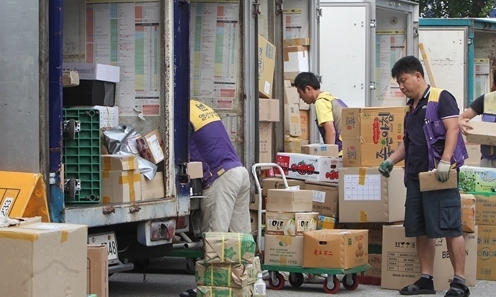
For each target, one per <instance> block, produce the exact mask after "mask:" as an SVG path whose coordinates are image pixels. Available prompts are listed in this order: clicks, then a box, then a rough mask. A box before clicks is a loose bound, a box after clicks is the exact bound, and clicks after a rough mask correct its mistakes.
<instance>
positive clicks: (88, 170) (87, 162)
mask: <svg viewBox="0 0 496 297" xmlns="http://www.w3.org/2000/svg"><path fill="white" fill-rule="evenodd" d="M63 119H64V121H69V120H76V121H79V122H80V127H81V129H80V132H78V133H75V137H74V140H71V139H70V137H69V133H68V132H64V142H63V163H64V178H65V179H66V180H68V179H79V180H80V182H81V190H80V191H78V192H76V195H75V197H74V199H72V198H71V197H69V195H67V194H66V195H65V202H66V203H99V202H100V199H101V165H100V149H101V138H100V111H99V110H98V109H94V108H64V109H63Z"/></svg>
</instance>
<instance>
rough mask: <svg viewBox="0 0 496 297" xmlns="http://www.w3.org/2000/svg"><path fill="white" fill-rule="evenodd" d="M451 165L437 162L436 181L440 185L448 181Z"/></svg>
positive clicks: (445, 162)
mask: <svg viewBox="0 0 496 297" xmlns="http://www.w3.org/2000/svg"><path fill="white" fill-rule="evenodd" d="M450 169H451V163H450V162H447V161H443V160H441V161H439V164H437V168H436V179H437V180H438V181H440V182H442V183H444V182H445V181H447V180H448V179H449V173H450Z"/></svg>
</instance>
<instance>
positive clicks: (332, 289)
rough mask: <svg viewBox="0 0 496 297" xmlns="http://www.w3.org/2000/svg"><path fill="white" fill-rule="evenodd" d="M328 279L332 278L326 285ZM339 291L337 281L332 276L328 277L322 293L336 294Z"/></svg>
mask: <svg viewBox="0 0 496 297" xmlns="http://www.w3.org/2000/svg"><path fill="white" fill-rule="evenodd" d="M329 277H332V281H330V282H329V283H328V279H329ZM338 291H339V279H338V278H337V277H335V276H334V275H329V276H328V277H326V279H325V280H324V292H326V293H328V294H336V293H337V292H338Z"/></svg>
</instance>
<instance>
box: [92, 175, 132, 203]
mask: <svg viewBox="0 0 496 297" xmlns="http://www.w3.org/2000/svg"><path fill="white" fill-rule="evenodd" d="M101 186H102V190H101V195H102V202H103V203H122V202H124V203H127V202H135V201H140V200H141V174H140V173H139V171H138V170H127V171H102V183H101Z"/></svg>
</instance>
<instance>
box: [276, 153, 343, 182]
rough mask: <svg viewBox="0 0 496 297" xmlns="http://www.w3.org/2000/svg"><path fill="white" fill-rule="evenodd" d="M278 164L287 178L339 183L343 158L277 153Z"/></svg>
mask: <svg viewBox="0 0 496 297" xmlns="http://www.w3.org/2000/svg"><path fill="white" fill-rule="evenodd" d="M276 163H277V164H278V165H279V166H281V168H282V169H283V171H284V174H285V175H286V177H290V178H295V179H301V180H306V181H318V182H320V181H325V182H337V181H338V177H339V176H338V169H339V168H341V167H343V160H342V159H341V158H334V157H325V156H312V155H305V154H292V153H277V155H276ZM277 174H279V173H276V175H277Z"/></svg>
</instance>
